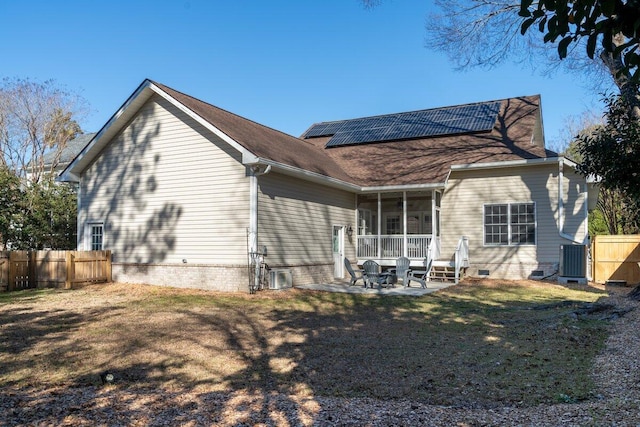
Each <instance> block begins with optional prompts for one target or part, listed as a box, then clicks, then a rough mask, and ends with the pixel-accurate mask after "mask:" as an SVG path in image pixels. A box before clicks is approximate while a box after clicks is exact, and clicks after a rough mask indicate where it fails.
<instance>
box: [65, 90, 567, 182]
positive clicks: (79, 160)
mask: <svg viewBox="0 0 640 427" xmlns="http://www.w3.org/2000/svg"><path fill="white" fill-rule="evenodd" d="M153 95H159V96H162V97H164V98H165V99H167V100H168V101H169V102H171V103H173V104H174V105H175V106H176V107H177V108H179V109H180V110H182V111H184V112H185V113H187V114H188V115H189V116H190V117H192V118H194V119H195V120H196V121H198V122H199V123H201V124H202V125H204V126H205V127H206V128H207V129H209V130H210V131H212V132H213V133H214V134H216V135H217V136H219V137H220V138H221V139H222V140H224V141H226V142H227V143H228V144H230V145H231V146H232V147H234V148H235V149H237V150H238V151H239V152H240V153H241V154H242V162H243V164H245V165H255V164H263V165H268V166H272V167H274V168H275V169H276V170H279V171H280V172H282V173H288V174H290V175H294V176H298V177H301V178H304V179H309V180H312V181H320V182H323V183H325V184H327V185H332V186H338V187H341V188H345V189H349V190H353V191H368V190H375V189H381V188H386V189H395V188H398V187H403V188H428V187H441V186H444V184H445V182H446V180H447V177H448V174H449V173H450V171H451V170H453V169H456V170H459V169H462V168H461V166H465V165H467V166H469V165H479V164H485V165H489V164H492V165H495V164H496V163H498V165H499V164H502V163H505V162H510V163H513V162H516V163H518V162H519V164H520V163H522V164H525V163H526V164H530V163H531V162H532V161H533V162H534V163H535V161H538V160H539V161H545V160H550V159H552V158H554V159H557V158H558V157H559V156H558V154H557V153H554V152H552V151H548V150H546V149H545V148H544V135H543V131H542V116H541V112H540V97H539V96H537V95H536V96H525V97H519V98H509V99H503V100H498V101H488V102H485V103H476V104H466V105H462V106H454V107H443V108H441V109H431V110H420V111H418V112H408V113H396V114H393V115H384V116H376V117H364V118H359V119H351V120H341V121H338V122H323V123H320V124H316V125H312V126H311V127H310V128H309V130H307V131H306V132H305V134H303V136H302V137H301V138H296V137H294V136H291V135H288V134H286V133H283V132H280V131H278V130H275V129H272V128H270V127H267V126H264V125H261V124H259V123H256V122H254V121H252V120H249V119H246V118H244V117H241V116H238V115H236V114H233V113H231V112H229V111H226V110H224V109H221V108H218V107H216V106H214V105H211V104H209V103H206V102H204V101H201V100H199V99H197V98H194V97H192V96H189V95H186V94H184V93H182V92H179V91H177V90H175V89H172V88H170V87H168V86H165V85H163V84H160V83H156V82H153V81H151V80H148V79H147V80H145V81H144V82H143V83H142V84H141V85H140V86H139V87H138V89H136V91H135V92H134V93H133V94H132V95H131V96H130V97H129V98H128V99H127V101H126V102H125V103H124V104H123V105H122V107H121V108H120V109H119V110H118V111H117V112H116V113H115V114H114V115H113V116H112V117H111V118H110V120H109V121H108V122H107V123H106V124H105V125H104V126H103V128H102V129H101V130H100V131H99V132H98V133H97V134H96V135H95V137H94V138H93V139H92V140H91V141H90V142H89V143H88V144H87V145H85V146H84V148H83V149H82V152H80V153H79V154H78V155H77V156H76V157H75V158H74V159H73V160H72V161H71V163H70V164H69V165H68V166H67V167H66V168H65V170H64V171H63V172H62V174H61V180H71V181H75V180H78V175H79V174H80V173H81V172H82V171H83V170H84V169H85V168H86V167H87V166H88V165H89V164H90V163H91V162H92V161H93V159H94V158H95V157H96V156H98V155H99V153H100V152H101V151H102V149H103V148H104V146H105V145H106V144H108V143H109V141H110V140H111V139H112V138H113V137H114V136H115V135H116V134H117V133H118V132H119V131H120V130H121V129H122V128H123V127H124V126H126V125H127V123H128V122H129V121H130V120H131V119H132V118H133V117H134V116H135V114H137V111H138V110H139V109H140V108H141V107H142V106H143V105H144V104H145V103H146V102H147V100H149V99H150V98H151V96H153ZM452 112H453V113H452ZM456 112H457V113H456ZM441 113H445V114H444V116H445V120H444V122H440V123H437V120H435V119H433V118H434V117H437V116H438V115H441ZM447 114H448V115H447ZM452 114H453V115H452ZM455 114H462V116H464V117H463V119H464V120H467V119H468V120H471V122H469V123H468V120H467V121H464V120H463V121H460V120H459V117H458V116H455ZM474 114H477V115H478V116H481V117H475V116H473V115H474ZM381 118H382V119H383V121H384V120H386V121H387V124H389V123H391V124H390V125H389V127H388V128H387V131H389V132H387V133H386V134H384V135H386V136H383V137H377V139H376V138H372V137H371V136H370V133H367V132H365V133H364V134H365V136H364V137H363V136H362V133H360V134H358V133H357V132H356V133H353V132H352V133H349V132H342V134H341V135H340V139H339V143H338V144H329V146H330V147H329V148H326V144H327V142H329V141H330V140H331V139H332V138H333V137H334V136H335V135H337V134H339V133H340V132H341V131H340V128H341V126H346V128H343V130H344V129H347V130H354V129H356V130H359V129H362V124H363V123H364V124H367V123H371V122H372V119H373V122H374V123H378V124H379V119H381ZM411 118H418V119H417V120H418V121H420V120H422V122H421V123H417V125H418V126H417V127H420V125H423V124H424V122H425V120H426V118H429V120H431V122H430V123H429V126H431V127H429V126H427V128H428V129H427V131H425V130H424V129H422V130H420V131H419V132H418V133H415V132H414V133H412V132H413V131H412V129H415V128H416V127H415V126H414V125H416V123H412V122H411ZM398 119H399V120H401V121H402V123H401V125H402V126H404V127H402V128H401V129H400V131H401V132H400V133H398V132H396V133H395V134H394V133H393V132H391V131H390V129H391V130H392V129H398V128H397V127H396V128H393V126H392V125H394V126H395V124H397V123H398V122H397V120H398ZM376 120H378V122H376ZM389 120H391V121H390V122H389ZM394 120H395V121H394ZM447 120H449V121H448V122H447ZM456 120H458V121H456ZM434 123H435V129H436V131H433V126H432V125H433V124H434ZM452 123H453V125H451V124H452ZM327 124H328V125H329V126H326V125H327ZM333 124H339V126H333V127H332V125H333ZM321 125H325V126H324V127H322V126H321ZM318 126H319V128H320V129H321V130H320V131H317V129H318ZM412 126H413V127H412ZM423 128H424V126H423ZM407 129H409V131H410V132H409V133H406V132H405V133H402V132H404V131H406V130H407ZM366 130H367V129H366V128H365V131H366ZM374 134H375V132H374ZM378 135H379V134H378ZM398 135H400V136H401V137H400V138H398ZM350 138H355V139H353V140H350ZM363 138H364V140H363ZM394 138H397V139H394Z"/></svg>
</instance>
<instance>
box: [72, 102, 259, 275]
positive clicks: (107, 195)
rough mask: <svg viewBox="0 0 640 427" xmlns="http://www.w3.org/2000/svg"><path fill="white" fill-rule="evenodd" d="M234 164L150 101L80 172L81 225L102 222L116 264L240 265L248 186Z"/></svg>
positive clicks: (198, 129)
mask: <svg viewBox="0 0 640 427" xmlns="http://www.w3.org/2000/svg"><path fill="white" fill-rule="evenodd" d="M240 160H241V156H240V154H239V153H237V152H236V151H235V150H233V149H231V148H230V147H229V146H228V145H227V144H226V143H224V142H223V141H221V140H219V139H218V138H217V137H216V136H215V135H213V134H212V133H211V132H210V131H208V130H207V129H205V128H204V127H203V126H201V125H200V124H198V123H197V122H196V121H195V120H193V119H192V118H190V117H189V116H188V115H186V114H185V113H183V112H182V111H180V110H179V109H177V108H176V107H174V106H173V105H172V104H171V103H169V102H168V101H166V100H165V99H163V98H162V97H160V96H158V95H154V96H153V97H152V98H151V99H150V100H149V101H147V103H146V104H145V105H144V106H143V107H142V108H141V110H140V111H139V112H138V114H137V115H136V116H135V117H134V118H133V119H132V121H131V122H130V123H129V124H128V125H127V126H126V127H125V128H124V129H123V130H122V131H121V132H120V133H119V134H118V135H117V136H116V137H114V139H113V140H112V141H111V142H110V143H109V144H108V145H107V147H106V148H105V150H104V151H103V152H102V153H101V155H100V156H99V157H98V158H97V160H96V161H95V162H94V163H93V164H92V165H91V166H90V167H89V168H88V169H87V170H86V171H85V172H84V174H83V180H82V189H81V209H80V221H81V224H84V223H86V222H87V221H104V223H105V249H111V250H112V251H113V252H114V254H115V260H116V261H117V262H125V263H128V262H135V263H182V261H183V260H186V261H187V263H189V264H199V263H203V264H217V265H244V264H246V259H247V255H246V253H247V239H246V229H247V227H248V225H249V180H248V178H247V177H246V169H245V167H244V166H243V165H242V164H241V162H240ZM80 243H81V245H82V244H83V242H80Z"/></svg>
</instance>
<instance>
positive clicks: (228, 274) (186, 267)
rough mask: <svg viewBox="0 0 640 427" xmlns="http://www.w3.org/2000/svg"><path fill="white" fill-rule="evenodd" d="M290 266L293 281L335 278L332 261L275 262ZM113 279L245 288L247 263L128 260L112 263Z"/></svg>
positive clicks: (324, 281)
mask: <svg viewBox="0 0 640 427" xmlns="http://www.w3.org/2000/svg"><path fill="white" fill-rule="evenodd" d="M272 268H288V269H290V270H291V275H292V279H293V284H294V286H295V285H306V284H310V283H327V282H332V281H334V279H333V264H312V265H296V266H277V267H273V266H272ZM112 275H113V280H114V281H118V282H130V283H147V284H150V285H159V286H173V287H176V288H196V289H207V290H216V291H230V292H238V291H239V292H248V291H249V276H248V269H247V266H246V265H245V266H239V265H236V266H226V265H208V264H128V263H115V262H114V263H113V265H112Z"/></svg>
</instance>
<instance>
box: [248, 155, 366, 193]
mask: <svg viewBox="0 0 640 427" xmlns="http://www.w3.org/2000/svg"><path fill="white" fill-rule="evenodd" d="M242 162H243V163H244V164H245V165H246V166H251V167H253V166H257V165H264V166H267V167H268V168H270V169H273V170H274V171H278V172H280V173H283V174H285V175H290V176H295V177H298V178H301V179H304V180H307V181H311V182H316V183H321V184H325V185H329V186H331V187H334V188H339V189H341V190H346V191H360V189H361V187H360V186H358V185H355V184H351V183H348V182H346V181H342V180H340V179H336V178H331V177H328V176H326V175H322V174H319V173H317V172H311V171H307V170H304V169H301V168H298V167H295V166H289V165H285V164H284V163H279V162H274V161H273V160H267V159H263V158H260V157H254V156H247V157H244V156H243V158H242Z"/></svg>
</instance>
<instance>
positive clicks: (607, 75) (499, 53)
mask: <svg viewBox="0 0 640 427" xmlns="http://www.w3.org/2000/svg"><path fill="white" fill-rule="evenodd" d="M593 1H594V0H590V1H584V0H583V1H580V2H579V1H576V2H571V5H572V7H573V8H576V9H577V8H578V7H589V5H590V4H591V3H593ZM435 3H436V5H437V8H438V11H437V12H435V13H433V14H431V15H430V16H429V19H427V25H426V30H427V44H428V46H429V47H431V48H434V49H436V50H439V51H441V52H444V53H446V54H447V55H448V56H449V58H450V60H451V61H452V62H453V63H455V64H456V65H457V67H458V68H459V69H460V68H468V67H487V68H491V67H495V66H497V65H499V64H501V63H503V62H505V61H506V60H514V61H516V62H518V63H527V64H528V65H530V66H532V67H533V68H534V69H542V72H543V73H552V72H553V71H555V70H558V69H560V68H563V69H565V70H568V71H571V72H577V74H579V75H581V76H583V77H584V79H585V82H586V83H587V85H588V86H590V87H591V88H593V89H596V90H597V91H599V92H605V91H608V90H609V89H610V88H612V87H613V86H614V85H615V86H616V87H617V88H618V90H619V92H620V94H621V95H623V96H625V97H626V98H628V99H629V102H631V103H632V104H633V107H634V108H635V111H636V113H637V114H636V115H637V116H638V117H640V110H639V109H638V106H640V96H639V95H638V86H637V84H638V82H637V80H634V78H633V74H632V71H633V67H634V62H633V61H632V62H629V61H628V60H627V61H626V62H625V59H627V58H626V55H628V52H627V50H625V46H626V45H627V44H628V43H631V42H632V41H633V40H634V38H631V39H629V37H627V36H625V35H624V34H622V32H618V33H615V31H616V29H617V28H618V27H620V26H618V27H617V26H616V25H613V24H612V26H611V27H612V31H613V33H611V32H604V31H597V30H591V28H592V27H593V28H599V27H598V26H596V25H595V24H594V25H591V22H592V21H594V22H595V21H597V20H598V19H601V20H603V21H613V18H610V17H607V16H605V15H603V14H602V13H603V12H602V11H600V12H598V13H596V12H597V11H599V10H600V9H594V11H593V16H591V15H589V16H588V17H586V18H584V21H586V22H581V23H580V26H577V25H576V24H578V23H577V22H576V23H575V24H571V23H569V22H568V21H570V20H571V19H574V16H573V15H572V9H570V8H568V7H566V8H565V9H563V10H562V11H561V10H555V9H551V10H550V9H548V7H549V6H548V5H547V4H546V3H543V2H532V1H527V0H522V1H520V0H436V2H435ZM566 5H567V3H566V2H565V6H566ZM634 7H635V6H634ZM527 8H531V9H533V10H534V13H535V10H537V9H540V10H539V14H537V15H535V16H534V15H532V13H531V11H530V10H528V9H527ZM599 13H600V14H599ZM527 14H528V15H527ZM527 16H528V17H527ZM575 16H576V17H575V19H577V13H576V15H575ZM564 21H567V22H566V24H567V25H566V27H567V30H566V31H561V30H558V29H557V28H559V27H560V25H559V24H558V25H557V26H553V25H552V24H551V22H564ZM531 24H533V25H531ZM563 28H564V27H563ZM574 28H578V29H579V30H580V31H577V33H575V34H574V33H571V30H572V29H574ZM620 28H621V30H620V31H623V28H624V26H622V27H620ZM598 38H600V40H601V41H602V42H601V44H600V45H599V47H598V45H597V44H595V40H596V39H598ZM609 38H610V40H609ZM630 68H631V69H630Z"/></svg>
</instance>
